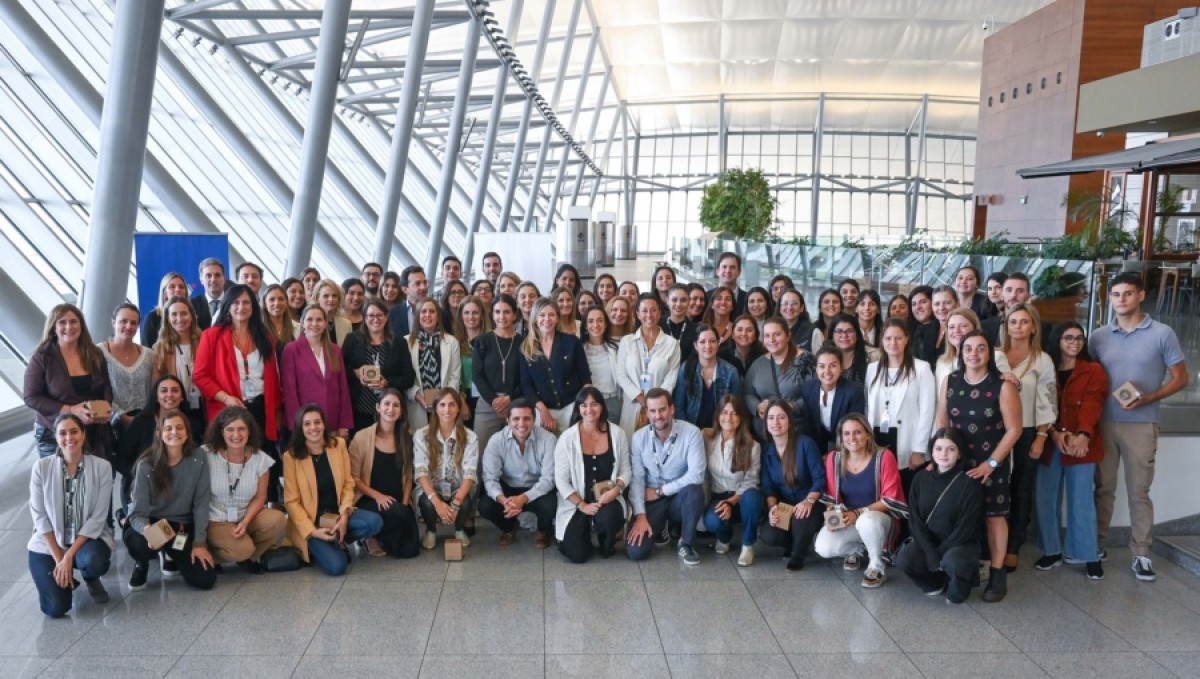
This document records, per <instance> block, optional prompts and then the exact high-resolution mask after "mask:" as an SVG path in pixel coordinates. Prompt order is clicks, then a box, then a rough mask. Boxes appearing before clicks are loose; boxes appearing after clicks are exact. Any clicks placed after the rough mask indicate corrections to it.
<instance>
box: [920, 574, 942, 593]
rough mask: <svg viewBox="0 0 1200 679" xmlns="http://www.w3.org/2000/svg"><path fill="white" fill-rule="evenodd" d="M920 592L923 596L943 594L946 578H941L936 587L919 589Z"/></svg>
mask: <svg viewBox="0 0 1200 679" xmlns="http://www.w3.org/2000/svg"><path fill="white" fill-rule="evenodd" d="M921 592H922V593H923V594H924V595H925V596H941V595H942V594H945V593H946V578H944V577H943V578H942V580H941V584H939V585H938V586H937V587H936V588H934V589H924V590H921Z"/></svg>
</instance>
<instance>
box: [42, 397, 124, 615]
mask: <svg viewBox="0 0 1200 679" xmlns="http://www.w3.org/2000/svg"><path fill="white" fill-rule="evenodd" d="M84 431H85V430H84V424H83V420H80V419H79V417H78V416H76V415H73V414H71V413H63V414H62V415H59V416H58V417H57V418H55V420H54V438H55V441H57V443H58V454H57V455H50V456H48V457H43V458H41V459H40V460H38V461H36V462H34V463H33V477H32V478H31V479H30V481H29V511H30V513H31V514H33V537H32V538H30V539H29V545H28V549H29V574H30V576H32V577H33V583H34V584H35V585H36V586H37V591H38V602H39V603H40V604H41V607H42V612H43V613H45V614H46V615H47V616H49V617H51V618H61V617H62V616H64V615H66V614H67V611H69V610H71V603H72V602H71V598H72V597H71V593H72V592H73V591H74V589H75V587H77V586H78V584H79V583H78V582H76V581H75V569H76V568H78V569H79V573H80V575H82V576H83V581H84V582H86V583H87V590H88V594H90V595H91V597H92V600H93V601H95V602H96V603H98V604H106V603H108V592H106V591H105V590H104V585H102V584H100V576H102V575H104V574H105V573H107V572H108V567H109V564H110V563H111V558H112V547H113V539H112V532H111V531H110V530H109V528H108V523H107V520H108V506H109V504H110V501H111V500H112V467H111V466H109V464H108V462H107V461H106V460H105V459H104V458H101V457H93V456H91V455H84V448H85V444H86V434H85V433H84Z"/></svg>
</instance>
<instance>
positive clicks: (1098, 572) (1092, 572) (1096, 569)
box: [1087, 561, 1104, 580]
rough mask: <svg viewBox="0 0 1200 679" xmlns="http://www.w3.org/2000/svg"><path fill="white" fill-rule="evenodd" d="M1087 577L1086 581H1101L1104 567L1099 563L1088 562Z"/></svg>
mask: <svg viewBox="0 0 1200 679" xmlns="http://www.w3.org/2000/svg"><path fill="white" fill-rule="evenodd" d="M1087 576H1088V580H1103V579H1104V567H1103V566H1101V565H1100V562H1099V561H1089V562H1088V565H1087Z"/></svg>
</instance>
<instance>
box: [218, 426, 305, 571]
mask: <svg viewBox="0 0 1200 679" xmlns="http://www.w3.org/2000/svg"><path fill="white" fill-rule="evenodd" d="M261 445H262V434H261V433H260V432H259V430H258V423H257V422H255V421H254V416H253V415H251V414H250V411H249V410H246V409H245V408H241V407H238V406H233V407H230V408H226V409H224V410H222V411H221V412H220V414H218V415H217V417H216V419H215V420H213V423H212V424H211V425H209V427H208V434H207V435H206V436H205V437H204V448H205V450H206V451H207V452H208V471H209V476H210V478H211V483H212V499H211V500H210V501H209V504H208V518H209V524H208V546H209V547H211V548H212V553H213V556H214V557H216V560H217V561H218V562H222V563H239V564H241V565H242V566H244V567H245V568H246V570H248V571H250V572H251V573H261V572H262V566H261V565H260V564H259V563H258V559H259V558H260V557H261V556H262V555H263V554H264V553H266V551H267V550H268V549H271V548H272V547H274V546H275V545H278V544H279V543H280V542H281V541H282V540H283V531H284V529H285V528H286V527H287V517H286V516H284V514H283V512H281V511H279V510H278V509H271V508H267V507H266V506H265V505H266V504H267V485H268V484H269V483H270V482H271V467H272V466H273V465H274V464H275V460H273V459H271V456H270V455H267V454H266V453H264V452H262V450H260V449H259V447H260V446H261Z"/></svg>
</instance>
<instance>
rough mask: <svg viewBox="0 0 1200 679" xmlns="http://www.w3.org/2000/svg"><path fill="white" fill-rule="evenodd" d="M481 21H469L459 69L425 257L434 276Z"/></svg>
mask: <svg viewBox="0 0 1200 679" xmlns="http://www.w3.org/2000/svg"><path fill="white" fill-rule="evenodd" d="M479 23H480V22H479V19H477V18H475V17H472V18H471V20H470V21H468V22H467V41H466V43H464V44H463V55H462V62H461V63H460V64H459V68H458V91H457V92H456V93H455V96H454V108H453V110H452V111H451V112H450V128H449V129H448V130H447V131H446V151H445V155H444V156H443V158H442V185H441V186H440V187H439V188H438V192H437V199H436V201H435V204H434V212H433V226H432V228H431V229H430V230H429V249H428V250H427V251H426V254H425V271H427V272H429V273H428V274H427V275H429V276H430V277H432V276H433V275H434V272H436V271H437V266H438V254H439V253H440V252H441V249H442V237H443V236H444V235H445V233H446V218H447V216H448V215H449V212H450V197H451V195H453V193H454V172H455V171H456V170H457V169H458V153H459V149H460V148H461V145H462V137H463V125H464V123H465V122H466V119H467V104H468V103H469V102H470V100H471V81H472V80H473V79H474V76H475V60H476V58H477V57H478V56H479Z"/></svg>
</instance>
